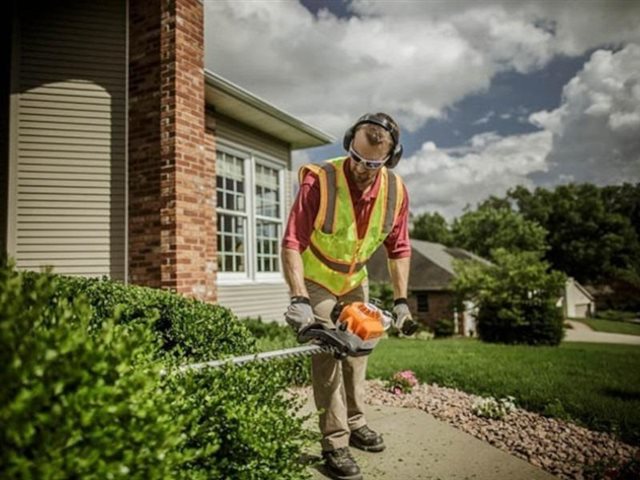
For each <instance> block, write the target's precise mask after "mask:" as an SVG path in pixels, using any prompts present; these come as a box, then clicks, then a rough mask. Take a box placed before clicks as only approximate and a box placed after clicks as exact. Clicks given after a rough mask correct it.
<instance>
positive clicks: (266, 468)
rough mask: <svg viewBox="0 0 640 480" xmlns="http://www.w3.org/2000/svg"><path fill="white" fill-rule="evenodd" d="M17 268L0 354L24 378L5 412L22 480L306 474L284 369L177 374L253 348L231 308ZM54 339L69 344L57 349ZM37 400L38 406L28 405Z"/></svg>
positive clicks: (8, 453) (10, 453) (4, 300)
mask: <svg viewBox="0 0 640 480" xmlns="http://www.w3.org/2000/svg"><path fill="white" fill-rule="evenodd" d="M8 272H9V271H8V270H7V271H3V275H4V276H5V277H6V278H7V279H8V280H7V282H6V283H11V284H12V285H13V284H15V286H14V287H13V290H11V289H8V288H4V287H3V288H2V296H0V300H1V301H0V303H1V304H2V307H0V308H1V309H2V312H3V316H2V353H3V354H4V355H5V357H3V358H1V360H2V361H3V362H4V364H5V365H16V366H15V369H16V372H15V373H13V375H14V376H15V379H14V383H13V385H14V388H13V389H12V390H8V391H10V392H11V395H13V397H10V396H9V394H8V393H6V394H5V392H4V391H3V395H5V396H3V397H2V403H1V405H0V408H1V411H2V425H3V430H4V432H3V434H2V435H4V436H3V437H2V439H3V440H2V445H1V447H0V449H1V450H2V452H0V456H1V458H2V462H3V466H2V471H4V470H5V464H6V465H7V466H6V468H9V467H11V468H12V469H13V470H11V471H12V472H14V473H16V475H14V476H20V475H22V476H24V477H31V476H35V477H40V476H45V477H51V478H69V477H82V478H85V477H86V478H116V477H125V476H126V477H132V478H186V479H205V478H234V479H235V478H237V479H256V480H257V479H294V478H301V477H303V476H304V472H305V467H304V465H302V464H301V463H299V462H298V458H299V457H300V454H301V447H302V445H303V444H305V443H306V442H307V441H308V434H307V433H306V432H305V431H304V429H303V427H302V423H303V421H304V418H301V417H299V416H296V415H293V414H292V413H294V412H295V411H296V410H297V409H299V407H300V405H299V404H297V403H296V402H295V401H294V400H291V399H288V398H287V397H286V396H285V395H284V393H283V391H284V388H285V387H286V386H287V385H288V384H289V372H288V371H285V367H283V366H282V365H278V364H271V363H270V364H262V365H250V366H246V367H240V368H237V367H225V368H221V369H214V370H205V371H201V372H199V373H188V374H176V373H174V371H173V367H174V366H176V365H177V364H183V363H188V362H200V361H206V360H211V359H215V358H220V357H224V356H227V355H236V354H246V353H250V352H254V351H255V350H256V346H255V345H256V341H255V339H254V338H253V337H252V336H251V334H250V333H249V332H248V330H247V329H246V328H245V327H244V326H243V325H242V323H241V322H239V321H238V320H237V319H236V318H235V317H234V316H233V314H232V313H231V312H230V311H228V310H227V309H224V308H221V307H219V306H215V305H207V304H204V303H201V302H198V301H195V300H190V299H186V298H182V297H179V296H177V295H173V294H170V293H168V292H163V291H159V290H153V289H149V288H142V287H135V286H125V285H122V284H119V283H115V282H110V281H106V280H96V279H84V278H64V277H57V278H53V277H52V276H50V275H47V276H45V277H43V276H42V275H39V274H33V273H26V274H16V273H14V272H12V273H8ZM14 278H18V279H20V280H19V281H16V280H14ZM43 278H47V279H48V280H47V281H49V282H51V284H47V283H46V282H45V283H43V282H44V280H43ZM5 291H12V292H13V293H12V295H13V296H12V297H11V298H9V296H8V294H7V293H5ZM83 298H85V299H87V300H88V302H89V303H87V301H86V300H83ZM34 299H35V300H34ZM34 303H36V304H37V305H40V304H42V305H43V306H42V307H37V308H35V307H32V305H33V304H34ZM58 309H59V310H58ZM22 311H24V312H25V313H22V314H21V313H20V312H22ZM20 315H23V317H20ZM76 317H77V318H76ZM16 319H18V321H16ZM18 325H22V327H20V328H18ZM23 345H24V346H23ZM52 345H56V346H58V345H60V346H62V347H59V348H61V349H67V348H70V350H69V351H67V350H64V351H65V354H64V355H62V354H60V353H59V352H58V354H57V355H56V351H57V350H56V349H55V348H53V349H52V347H51V346H52ZM68 345H71V346H72V348H71V347H68ZM5 346H6V348H5ZM52 351H53V353H51V352H52ZM20 352H22V353H20ZM25 352H29V353H28V354H27V353H25ZM31 352H34V353H33V354H32V353H31ZM37 352H41V353H40V354H38V355H36V353H37ZM21 355H22V356H21ZM52 355H53V356H54V357H53V358H52V359H49V358H48V357H49V356H52ZM29 356H32V357H33V360H32V361H30V360H29V361H28V359H26V360H25V359H24V358H26V357H29ZM29 358H31V357H29ZM53 361H57V362H59V363H58V364H56V368H55V369H52V371H51V372H49V371H50V369H49V367H48V365H49V364H50V363H51V362H53ZM29 362H31V363H29ZM47 362H49V363H47ZM25 365H27V366H28V368H27V367H25ZM20 369H22V370H20ZM160 369H163V370H165V371H166V372H168V374H167V375H164V376H160V375H159V371H160ZM11 372H12V370H10V371H9V373H7V374H6V375H9V374H11ZM42 372H45V373H44V374H43V373H42ZM48 372H49V373H48ZM56 372H57V373H56ZM3 375H5V373H4V372H3ZM2 379H3V380H5V385H8V384H9V383H10V382H9V381H8V379H5V378H4V377H2ZM34 392H35V393H34ZM68 392H69V393H68ZM34 395H35V396H38V395H39V397H37V398H41V400H37V401H35V400H34V402H35V403H33V402H31V401H29V402H30V403H29V402H27V403H25V402H24V401H23V399H24V398H26V399H29V398H31V397H32V396H34ZM58 397H60V400H59V401H57V400H55V399H58ZM68 398H71V399H76V400H73V401H72V400H69V399H68ZM54 400H55V401H54ZM20 402H22V403H20ZM56 402H57V403H56ZM73 402H75V403H73ZM27 422H30V423H27ZM145 422H147V423H145ZM5 425H7V426H8V427H7V428H4V427H5ZM58 432H59V433H58ZM25 439H27V440H28V441H27V440H25ZM10 442H13V443H10ZM29 442H30V443H29ZM74 442H76V443H74ZM76 444H77V445H78V446H77V447H75V445H76ZM25 445H26V447H25ZM36 446H37V447H36ZM81 447H82V449H81ZM51 452H53V453H51ZM34 465H36V466H37V467H36V466H34ZM60 465H63V467H60ZM33 468H40V469H47V470H42V475H40V473H41V472H40V470H38V471H33V474H32V473H31V471H32V470H29V469H33ZM64 468H67V469H68V470H64ZM58 470H60V472H61V473H60V474H59V477H58V476H56V475H58V474H54V473H51V474H49V473H48V472H57V471H58ZM94 472H96V473H94ZM94 475H95V476H94ZM9 476H11V475H9Z"/></svg>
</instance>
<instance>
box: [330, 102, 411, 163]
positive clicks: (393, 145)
mask: <svg viewBox="0 0 640 480" xmlns="http://www.w3.org/2000/svg"><path fill="white" fill-rule="evenodd" d="M362 130H363V131H364V132H365V135H366V137H367V139H368V140H369V142H370V143H371V144H372V145H379V144H384V145H386V146H387V147H388V159H387V161H386V162H385V164H386V166H387V167H389V168H393V167H395V166H396V165H397V164H398V162H399V161H400V157H401V156H402V145H401V144H400V129H399V128H398V124H397V123H396V122H395V120H393V118H391V116H390V115H387V114H386V113H382V112H380V113H373V114H371V113H367V114H365V115H363V116H361V117H360V118H359V119H358V120H357V121H356V123H354V124H353V125H352V126H351V127H350V128H349V129H348V130H347V131H346V132H345V134H344V138H343V141H342V144H343V146H344V149H345V150H347V151H349V150H350V148H351V146H352V143H353V141H354V140H355V136H356V133H357V132H358V131H362Z"/></svg>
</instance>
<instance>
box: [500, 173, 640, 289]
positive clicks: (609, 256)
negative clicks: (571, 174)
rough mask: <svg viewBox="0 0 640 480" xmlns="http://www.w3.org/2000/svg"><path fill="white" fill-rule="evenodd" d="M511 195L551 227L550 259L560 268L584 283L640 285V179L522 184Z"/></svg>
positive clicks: (519, 206) (532, 217)
mask: <svg viewBox="0 0 640 480" xmlns="http://www.w3.org/2000/svg"><path fill="white" fill-rule="evenodd" d="M507 196H508V198H509V199H511V200H512V201H514V202H515V205H516V207H517V209H518V211H519V212H520V213H521V214H522V215H523V216H524V217H525V218H526V219H527V220H529V221H534V222H537V223H539V224H540V225H542V226H543V227H544V228H545V229H546V230H547V231H548V232H549V234H548V236H547V243H548V245H549V250H548V251H547V252H546V255H545V258H546V260H548V261H549V262H550V263H551V264H552V265H553V268H554V269H557V270H561V271H563V272H566V273H567V274H568V275H571V276H572V277H574V278H576V279H577V280H578V281H580V282H583V283H607V282H610V281H611V280H614V279H615V280H620V279H622V280H624V281H626V282H629V283H631V284H635V285H638V286H640V241H639V238H640V237H639V234H638V229H640V226H639V225H640V222H639V219H640V218H639V216H640V213H639V212H640V184H637V185H635V186H632V185H629V184H625V185H622V186H610V187H604V188H599V187H597V186H595V185H591V184H582V185H575V184H570V185H562V186H559V187H557V188H556V189H555V190H553V191H549V190H546V189H542V188H537V189H536V190H535V191H533V192H530V191H528V190H527V189H526V188H524V187H517V188H515V189H513V190H511V191H509V193H508V194H507Z"/></svg>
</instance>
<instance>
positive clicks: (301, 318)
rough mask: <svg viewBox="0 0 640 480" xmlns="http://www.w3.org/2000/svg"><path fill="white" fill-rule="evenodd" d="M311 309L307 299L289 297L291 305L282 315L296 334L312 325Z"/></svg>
mask: <svg viewBox="0 0 640 480" xmlns="http://www.w3.org/2000/svg"><path fill="white" fill-rule="evenodd" d="M313 318H314V316H313V309H312V308H311V301H310V300H309V299H308V298H307V297H291V304H290V305H289V308H287V311H286V313H285V314H284V319H285V320H286V321H287V323H288V324H289V325H290V326H291V328H293V329H294V330H295V331H296V333H297V332H299V331H300V329H301V328H303V327H306V326H307V325H311V324H312V323H313Z"/></svg>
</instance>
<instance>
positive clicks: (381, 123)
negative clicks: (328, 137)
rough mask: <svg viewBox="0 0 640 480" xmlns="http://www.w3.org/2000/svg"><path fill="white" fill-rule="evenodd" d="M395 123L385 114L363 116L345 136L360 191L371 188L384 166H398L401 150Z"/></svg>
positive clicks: (346, 147)
mask: <svg viewBox="0 0 640 480" xmlns="http://www.w3.org/2000/svg"><path fill="white" fill-rule="evenodd" d="M399 135H400V132H399V129H398V125H397V124H396V122H395V121H394V120H393V119H392V118H391V117H390V116H389V115H387V114H385V113H376V114H374V115H364V116H362V117H360V119H358V121H357V122H356V123H355V124H354V126H353V127H351V128H350V129H349V130H347V132H346V133H345V138H344V147H345V149H346V150H347V151H348V152H349V157H350V162H349V169H350V171H351V174H352V175H353V178H354V180H355V181H356V184H357V185H358V187H359V188H361V189H364V188H366V187H368V186H369V185H371V184H372V183H373V182H374V181H375V178H376V176H377V175H378V172H379V170H380V168H382V166H384V165H387V166H391V167H393V166H395V165H396V163H397V162H398V160H399V159H400V155H402V146H401V145H400V144H399V143H398V140H399Z"/></svg>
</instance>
